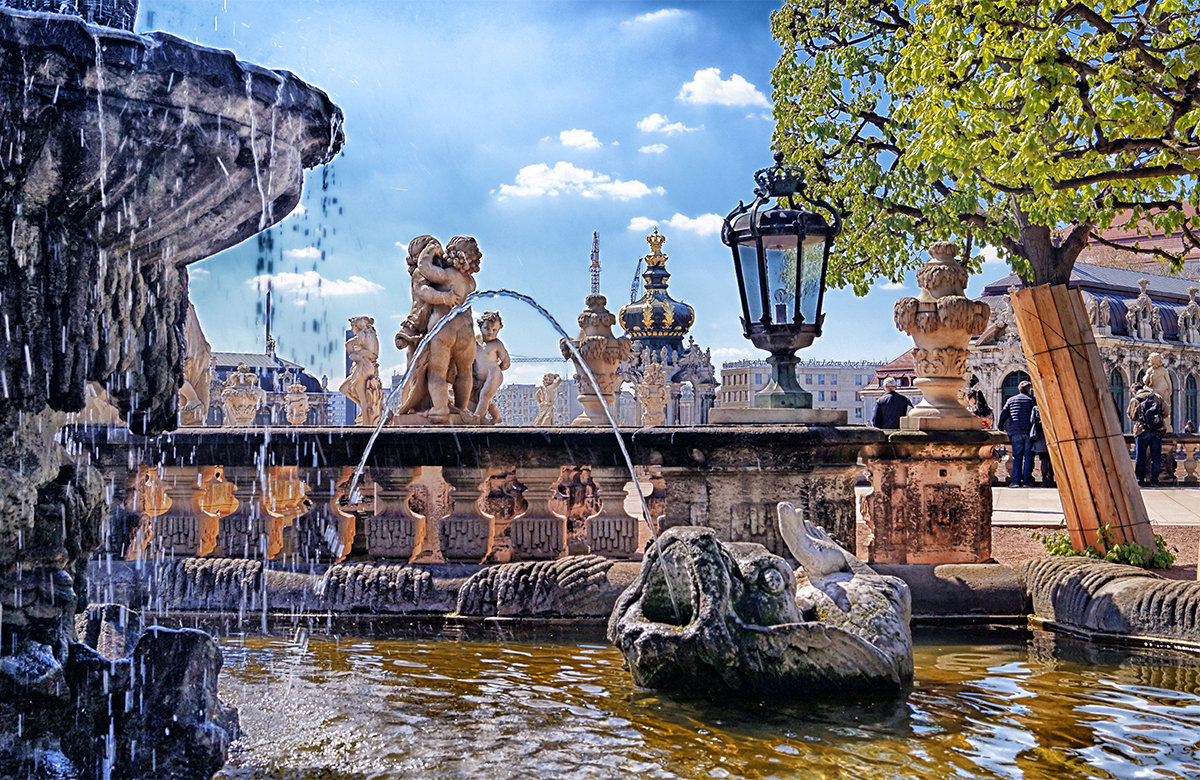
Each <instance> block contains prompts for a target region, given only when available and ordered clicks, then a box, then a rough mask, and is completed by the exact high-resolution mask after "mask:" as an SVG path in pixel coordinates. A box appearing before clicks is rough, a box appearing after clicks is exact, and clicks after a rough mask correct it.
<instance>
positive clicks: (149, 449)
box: [63, 425, 885, 471]
mask: <svg viewBox="0 0 1200 780" xmlns="http://www.w3.org/2000/svg"><path fill="white" fill-rule="evenodd" d="M619 430H620V434H621V440H622V441H624V443H625V445H626V447H627V448H628V450H629V454H630V457H631V459H632V460H633V463H634V464H635V465H652V466H664V467H670V468H686V469H724V470H735V469H736V470H740V469H745V468H746V466H747V464H754V466H755V468H756V469H780V470H797V471H811V470H812V469H813V468H814V467H817V466H821V465H823V464H826V463H828V464H846V463H851V464H852V463H854V462H855V461H856V460H857V458H858V452H859V450H860V449H861V448H862V447H863V446H865V445H869V444H876V443H879V442H882V441H883V440H884V437H885V434H884V433H883V432H882V431H880V430H878V429H876V428H867V427H863V426H806V425H761V426H741V425H729V426H721V425H703V426H694V427H683V426H679V427H676V426H671V427H656V428H632V427H626V428H621V429H619ZM373 433H374V430H373V429H371V428H367V427H325V428H315V427H298V426H279V427H275V428H270V429H263V428H209V427H197V428H181V429H179V430H177V431H174V432H172V433H165V434H162V435H160V436H155V437H142V436H138V435H136V434H133V433H130V432H129V431H128V430H126V429H124V428H118V427H106V426H69V427H68V428H66V429H65V430H64V432H63V436H64V438H65V439H66V440H68V441H74V442H76V443H78V444H82V445H84V446H85V447H88V448H89V449H91V450H92V451H93V452H94V453H95V456H96V457H97V458H98V460H99V463H100V464H101V465H102V466H105V467H127V466H129V465H130V454H131V453H139V455H138V457H140V458H141V463H143V464H146V465H165V466H192V465H195V466H200V465H213V464H220V465H224V466H257V465H258V464H260V463H265V464H268V465H296V466H301V467H313V468H322V467H331V466H356V465H358V463H359V462H360V461H361V460H362V454H363V452H364V451H365V450H366V446H367V442H368V440H369V439H370V438H371V436H372V434H373ZM569 462H578V463H581V464H588V465H592V466H596V467H606V466H607V467H618V468H620V467H624V465H625V461H624V458H623V456H622V454H621V450H620V447H619V445H618V442H617V438H616V436H614V435H613V432H612V430H611V429H608V428H594V427H588V426H578V427H576V426H561V427H553V428H534V427H517V426H512V427H509V426H494V427H493V426H437V427H404V428H389V427H386V426H385V427H384V428H383V429H382V431H381V432H380V434H379V437H378V439H377V440H376V442H375V444H374V446H373V447H372V450H371V456H370V458H369V459H368V461H367V465H368V466H375V467H384V468H387V467H414V466H468V467H469V466H488V465H492V464H505V465H520V466H527V467H558V466H561V465H564V464H566V463H569Z"/></svg>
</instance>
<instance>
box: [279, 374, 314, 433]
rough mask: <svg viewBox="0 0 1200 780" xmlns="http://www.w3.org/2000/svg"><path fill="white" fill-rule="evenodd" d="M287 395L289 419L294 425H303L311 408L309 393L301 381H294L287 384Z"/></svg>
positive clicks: (285, 399) (286, 402) (285, 401)
mask: <svg viewBox="0 0 1200 780" xmlns="http://www.w3.org/2000/svg"><path fill="white" fill-rule="evenodd" d="M285 387H286V389H287V395H286V396H284V399H283V400H284V403H285V404H286V406H285V409H286V412H287V421H288V422H289V423H291V424H292V425H303V424H304V421H305V420H307V419H308V410H309V408H310V404H309V400H308V394H307V391H306V390H305V389H304V385H303V384H301V383H300V382H292V383H290V384H288V385H286V386H285Z"/></svg>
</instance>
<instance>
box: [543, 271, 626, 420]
mask: <svg viewBox="0 0 1200 780" xmlns="http://www.w3.org/2000/svg"><path fill="white" fill-rule="evenodd" d="M607 303H608V299H607V298H605V297H604V296H603V295H599V294H592V295H589V296H588V297H587V308H586V309H584V310H583V313H582V314H580V315H579V338H577V339H572V341H571V343H573V344H574V345H575V347H576V349H578V350H579V354H580V355H582V356H583V362H584V363H585V364H586V365H587V367H588V369H589V370H590V371H591V372H592V374H593V375H594V376H595V377H596V383H597V384H599V385H600V395H597V394H596V388H594V387H593V386H592V383H591V381H590V380H589V379H588V378H587V374H585V373H584V371H583V369H582V368H581V367H580V365H579V361H578V360H576V358H575V355H574V353H573V352H572V351H571V348H570V347H569V346H568V345H567V340H566V339H561V340H560V343H559V348H560V349H561V350H562V355H563V357H564V358H570V360H571V362H573V363H574V364H575V372H576V373H575V381H576V382H578V383H579V403H580V404H582V405H583V412H582V413H581V414H580V415H579V416H578V417H576V418H575V419H574V420H572V421H571V424H572V425H608V417H607V416H605V414H604V406H605V405H608V406H610V407H611V405H612V402H613V397H614V395H615V394H616V390H617V364H619V363H620V362H621V361H622V360H624V359H625V358H627V357H629V351H630V349H632V344H630V342H629V339H628V338H626V337H625V336H620V337H618V336H614V335H613V332H612V326H613V325H616V324H617V318H616V316H615V315H614V314H613V313H612V312H610V311H609V310H608V309H606V308H605V304H607Z"/></svg>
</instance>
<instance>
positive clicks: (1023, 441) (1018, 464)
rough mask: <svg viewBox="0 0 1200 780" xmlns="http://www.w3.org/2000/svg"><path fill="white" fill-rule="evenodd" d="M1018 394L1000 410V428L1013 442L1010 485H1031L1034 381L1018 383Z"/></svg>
mask: <svg viewBox="0 0 1200 780" xmlns="http://www.w3.org/2000/svg"><path fill="white" fill-rule="evenodd" d="M1017 390H1018V392H1017V394H1016V395H1014V396H1013V397H1012V398H1010V399H1008V401H1006V402H1005V404H1004V408H1003V409H1001V410H1000V430H1002V431H1004V432H1005V433H1007V434H1008V440H1009V442H1010V443H1011V444H1012V477H1011V478H1009V481H1008V486H1009V487H1031V486H1032V484H1033V483H1032V481H1031V476H1032V475H1031V473H1030V472H1032V471H1033V447H1032V445H1031V442H1030V441H1029V431H1030V430H1031V429H1032V428H1033V406H1034V404H1033V383H1032V382H1022V383H1021V384H1019V385H1017Z"/></svg>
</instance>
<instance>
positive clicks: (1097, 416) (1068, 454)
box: [1012, 284, 1154, 550]
mask: <svg viewBox="0 0 1200 780" xmlns="http://www.w3.org/2000/svg"><path fill="white" fill-rule="evenodd" d="M1012 306H1013V313H1014V314H1015V315H1016V319H1017V330H1018V331H1019V332H1020V334H1021V344H1022V345H1023V346H1024V349H1025V361H1026V363H1027V364H1028V365H1029V375H1030V378H1031V379H1032V380H1033V389H1034V396H1035V397H1036V398H1037V403H1038V407H1039V408H1040V410H1041V416H1042V429H1043V431H1044V432H1045V434H1046V445H1047V448H1048V449H1049V451H1050V463H1051V465H1052V466H1053V467H1054V476H1055V478H1056V480H1057V482H1058V491H1059V495H1060V496H1061V498H1062V505H1063V514H1064V515H1066V520H1067V532H1068V533H1069V534H1070V536H1071V543H1072V544H1073V545H1075V547H1076V548H1077V549H1080V550H1082V549H1083V548H1084V547H1087V546H1088V545H1092V546H1094V547H1096V548H1097V549H1099V550H1105V549H1107V546H1108V544H1107V542H1108V541H1109V540H1105V539H1104V538H1102V537H1101V534H1100V529H1101V528H1103V527H1104V526H1108V528H1109V532H1110V540H1111V542H1112V543H1113V544H1125V543H1127V542H1136V543H1137V544H1140V545H1142V546H1144V547H1151V548H1153V547H1154V532H1153V531H1152V530H1151V528H1150V518H1149V516H1148V515H1147V514H1146V504H1145V502H1144V501H1143V500H1142V493H1141V490H1139V489H1138V485H1137V480H1136V478H1135V477H1134V474H1133V465H1132V463H1130V460H1129V451H1128V449H1126V446H1125V438H1124V436H1122V434H1121V424H1120V420H1119V419H1118V417H1117V414H1118V411H1117V409H1116V408H1115V406H1114V405H1113V402H1112V397H1111V396H1110V395H1109V393H1108V390H1107V388H1108V383H1107V382H1106V381H1105V380H1104V372H1103V370H1102V368H1101V365H1102V364H1101V362H1100V350H1099V349H1098V348H1097V347H1096V340H1095V338H1094V337H1093V335H1092V327H1091V324H1090V323H1089V322H1088V318H1087V313H1086V311H1085V309H1084V306H1083V297H1082V296H1081V295H1080V294H1079V291H1078V290H1074V289H1068V288H1067V286H1066V285H1063V284H1058V285H1048V284H1047V285H1041V286H1038V287H1026V288H1024V289H1020V290H1016V291H1014V292H1013V294H1012ZM1120 413H1121V414H1123V413H1124V410H1121V412H1120Z"/></svg>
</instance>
